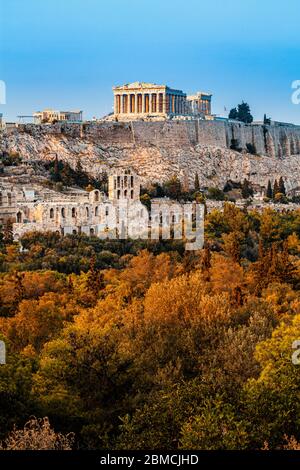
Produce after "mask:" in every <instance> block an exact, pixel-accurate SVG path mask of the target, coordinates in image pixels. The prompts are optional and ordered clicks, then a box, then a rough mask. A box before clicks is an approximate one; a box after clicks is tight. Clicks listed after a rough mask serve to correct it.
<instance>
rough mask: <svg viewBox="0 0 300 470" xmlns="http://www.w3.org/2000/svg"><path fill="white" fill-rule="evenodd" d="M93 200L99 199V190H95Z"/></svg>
mask: <svg viewBox="0 0 300 470" xmlns="http://www.w3.org/2000/svg"><path fill="white" fill-rule="evenodd" d="M95 201H99V191H95Z"/></svg>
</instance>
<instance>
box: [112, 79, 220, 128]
mask: <svg viewBox="0 0 300 470" xmlns="http://www.w3.org/2000/svg"><path fill="white" fill-rule="evenodd" d="M113 93H114V118H117V119H119V120H133V119H172V118H196V117H198V118H202V119H212V118H213V117H212V116H211V97H212V95H211V93H204V92H197V93H196V94H195V95H191V96H187V94H186V93H184V92H183V91H182V90H175V89H173V88H171V87H169V86H167V85H157V84H155V83H145V82H134V83H129V84H126V85H121V86H115V87H113Z"/></svg>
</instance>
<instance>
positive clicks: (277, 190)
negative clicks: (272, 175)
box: [273, 180, 280, 199]
mask: <svg viewBox="0 0 300 470" xmlns="http://www.w3.org/2000/svg"><path fill="white" fill-rule="evenodd" d="M279 192H280V191H279V186H278V182H277V180H275V181H274V185H273V199H275V196H276V194H277V193H279Z"/></svg>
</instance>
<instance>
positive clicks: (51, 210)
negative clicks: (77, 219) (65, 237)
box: [50, 207, 54, 219]
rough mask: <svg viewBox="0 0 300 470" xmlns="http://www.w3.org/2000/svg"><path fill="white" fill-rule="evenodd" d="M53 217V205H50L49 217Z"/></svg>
mask: <svg viewBox="0 0 300 470" xmlns="http://www.w3.org/2000/svg"><path fill="white" fill-rule="evenodd" d="M53 217H54V209H53V207H51V209H50V219H53Z"/></svg>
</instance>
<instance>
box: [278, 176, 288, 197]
mask: <svg viewBox="0 0 300 470" xmlns="http://www.w3.org/2000/svg"><path fill="white" fill-rule="evenodd" d="M278 192H279V193H281V194H284V195H285V194H286V191H285V185H284V181H283V178H282V176H280V178H279V183H278Z"/></svg>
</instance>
